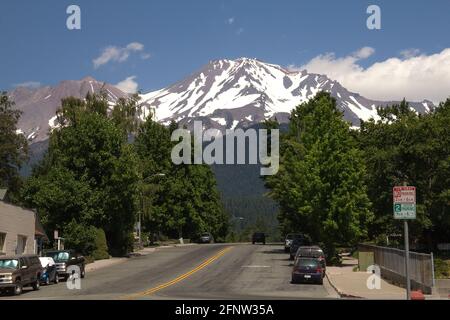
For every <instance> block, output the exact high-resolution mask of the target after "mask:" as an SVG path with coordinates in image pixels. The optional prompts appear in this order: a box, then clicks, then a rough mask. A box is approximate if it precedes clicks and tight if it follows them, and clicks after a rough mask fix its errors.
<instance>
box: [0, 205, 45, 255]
mask: <svg viewBox="0 0 450 320" xmlns="http://www.w3.org/2000/svg"><path fill="white" fill-rule="evenodd" d="M37 220H38V217H37V214H36V213H35V212H34V211H32V210H28V209H24V208H21V207H17V206H14V205H12V204H9V203H6V202H4V201H2V200H1V199H0V255H16V254H33V253H39V251H40V250H39V244H40V243H41V242H42V241H41V240H42V238H46V235H45V232H43V230H37V229H38V228H37V226H40V223H39V221H37ZM39 229H40V228H39Z"/></svg>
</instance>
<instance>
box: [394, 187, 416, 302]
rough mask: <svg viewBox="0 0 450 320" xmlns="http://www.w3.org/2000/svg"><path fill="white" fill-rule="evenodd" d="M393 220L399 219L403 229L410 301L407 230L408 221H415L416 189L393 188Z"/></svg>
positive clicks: (407, 294)
mask: <svg viewBox="0 0 450 320" xmlns="http://www.w3.org/2000/svg"><path fill="white" fill-rule="evenodd" d="M393 196H394V218H395V219H401V220H403V223H404V228H405V274H406V299H407V300H411V279H410V276H409V230H408V220H412V219H416V187H410V186H406V185H405V186H402V187H394V189H393Z"/></svg>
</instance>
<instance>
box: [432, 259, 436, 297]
mask: <svg viewBox="0 0 450 320" xmlns="http://www.w3.org/2000/svg"><path fill="white" fill-rule="evenodd" d="M431 278H432V286H433V288H434V286H435V285H436V283H435V280H434V255H433V252H431Z"/></svg>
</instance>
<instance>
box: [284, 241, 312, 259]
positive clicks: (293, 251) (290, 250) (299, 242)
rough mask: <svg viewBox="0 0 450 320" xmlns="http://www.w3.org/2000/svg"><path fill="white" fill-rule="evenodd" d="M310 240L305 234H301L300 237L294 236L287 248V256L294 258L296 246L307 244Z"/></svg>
mask: <svg viewBox="0 0 450 320" xmlns="http://www.w3.org/2000/svg"><path fill="white" fill-rule="evenodd" d="M310 244H311V241H310V240H309V238H308V237H307V236H304V235H302V236H301V237H297V238H294V240H292V243H291V247H290V249H289V257H290V259H291V260H294V257H295V255H296V254H297V250H298V248H300V247H302V246H309V245H310Z"/></svg>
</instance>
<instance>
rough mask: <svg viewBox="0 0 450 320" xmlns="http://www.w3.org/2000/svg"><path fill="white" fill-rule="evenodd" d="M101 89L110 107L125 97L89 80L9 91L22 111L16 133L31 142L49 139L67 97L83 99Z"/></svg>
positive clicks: (104, 84)
mask: <svg viewBox="0 0 450 320" xmlns="http://www.w3.org/2000/svg"><path fill="white" fill-rule="evenodd" d="M101 90H104V91H105V92H106V94H107V96H108V100H109V102H110V104H111V105H113V104H114V103H115V102H116V101H117V99H119V98H120V97H127V94H125V93H124V92H122V91H121V90H119V89H117V88H116V87H115V86H113V85H110V84H106V83H103V82H99V81H96V80H95V79H93V78H91V77H86V78H84V79H82V80H75V81H74V80H69V81H62V82H61V83H60V84H59V85H57V86H56V87H41V88H37V89H29V88H24V87H19V88H16V89H15V90H13V91H11V92H9V96H10V98H11V99H12V100H13V101H14V102H15V107H16V108H17V109H19V110H21V111H22V112H23V113H22V116H21V117H20V120H19V123H18V128H19V130H18V133H23V134H24V135H25V136H26V137H27V138H28V140H29V141H32V142H39V141H43V140H46V139H48V131H49V129H50V128H53V127H54V126H55V120H56V116H55V113H56V110H57V109H58V108H59V107H60V106H61V99H63V98H66V97H69V96H73V97H76V98H80V99H84V98H85V97H86V95H87V94H88V92H90V93H100V92H101Z"/></svg>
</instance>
